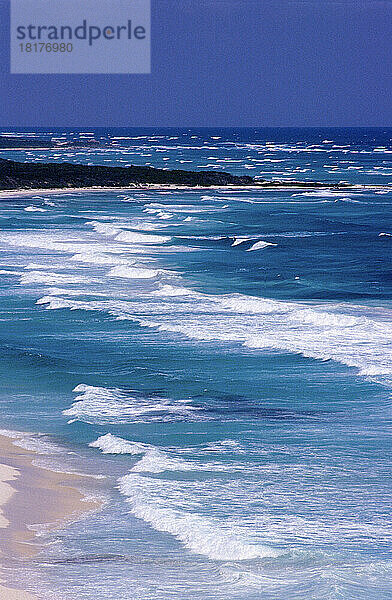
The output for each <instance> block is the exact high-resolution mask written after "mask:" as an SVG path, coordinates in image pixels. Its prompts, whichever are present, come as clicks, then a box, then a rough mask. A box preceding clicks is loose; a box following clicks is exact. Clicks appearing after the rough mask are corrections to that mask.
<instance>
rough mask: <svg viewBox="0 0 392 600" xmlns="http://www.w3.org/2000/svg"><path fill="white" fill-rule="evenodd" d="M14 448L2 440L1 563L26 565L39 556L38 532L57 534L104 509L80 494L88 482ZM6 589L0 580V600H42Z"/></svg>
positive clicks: (15, 586) (34, 454)
mask: <svg viewBox="0 0 392 600" xmlns="http://www.w3.org/2000/svg"><path fill="white" fill-rule="evenodd" d="M12 442H13V441H12V439H10V438H8V437H5V436H2V435H0V563H1V557H3V558H7V559H12V558H18V559H22V560H23V559H28V558H31V557H33V556H34V555H36V554H37V553H38V552H39V551H40V549H41V545H40V542H39V538H37V535H36V531H35V528H34V526H37V525H39V526H40V527H42V526H44V527H45V529H48V530H50V529H55V528H56V527H60V526H62V525H64V524H65V523H67V522H72V521H74V520H77V519H78V518H79V517H80V516H82V515H83V514H84V513H86V512H90V511H92V510H97V509H98V508H99V507H100V505H101V503H100V502H99V501H98V500H94V499H87V498H86V497H85V496H84V495H83V493H82V492H81V491H80V490H79V489H78V488H79V487H83V483H86V479H89V478H88V477H87V478H86V477H83V476H79V475H73V474H65V473H57V472H54V471H50V470H49V469H44V468H41V467H37V466H35V465H34V464H33V461H34V459H35V458H37V457H38V455H37V454H36V453H34V452H32V451H30V450H25V449H24V448H20V447H18V446H16V445H14V444H13V443H12ZM0 570H1V565H0ZM3 583H4V581H2V580H1V579H0V600H38V597H37V596H33V595H31V594H29V593H27V592H24V591H22V590H18V589H17V588H18V582H17V581H14V582H7V584H6V585H7V586H8V585H11V588H12V589H11V588H8V587H5V586H3V585H2V584H3ZM14 588H15V589H14Z"/></svg>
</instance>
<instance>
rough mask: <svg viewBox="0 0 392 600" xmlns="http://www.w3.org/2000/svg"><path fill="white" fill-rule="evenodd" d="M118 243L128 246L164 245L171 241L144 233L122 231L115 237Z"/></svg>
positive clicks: (165, 237) (164, 237) (161, 236)
mask: <svg viewBox="0 0 392 600" xmlns="http://www.w3.org/2000/svg"><path fill="white" fill-rule="evenodd" d="M116 239H117V240H118V241H119V242H126V243H130V244H164V243H165V242H169V241H170V240H171V238H170V237H168V236H164V235H153V234H151V235H150V234H145V233H137V232H134V231H122V232H121V233H119V234H118V235H117V236H116Z"/></svg>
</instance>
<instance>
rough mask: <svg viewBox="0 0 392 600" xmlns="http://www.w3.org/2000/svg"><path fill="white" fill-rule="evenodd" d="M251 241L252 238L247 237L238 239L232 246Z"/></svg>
mask: <svg viewBox="0 0 392 600" xmlns="http://www.w3.org/2000/svg"><path fill="white" fill-rule="evenodd" d="M250 240H251V238H247V237H236V238H235V239H234V242H233V243H232V244H231V245H232V246H238V245H239V244H242V243H243V242H249V241H250Z"/></svg>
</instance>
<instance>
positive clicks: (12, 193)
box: [0, 182, 390, 200]
mask: <svg viewBox="0 0 392 600" xmlns="http://www.w3.org/2000/svg"><path fill="white" fill-rule="evenodd" d="M317 189H320V188H317V186H314V187H312V186H311V185H305V184H304V185H302V186H301V185H300V184H298V185H296V186H289V185H287V184H285V183H284V182H282V184H281V185H276V184H275V185H248V186H242V187H239V186H235V185H225V186H219V185H211V186H209V187H195V186H193V187H192V186H186V185H181V186H179V185H175V184H166V185H162V184H156V183H146V184H143V185H140V184H135V185H133V186H132V185H129V186H126V187H120V186H119V187H103V186H92V187H74V188H68V187H67V188H37V189H19V190H0V200H1V199H6V198H13V197H21V196H23V197H25V196H26V197H30V196H35V195H36V194H73V193H80V192H88V193H91V192H145V191H147V190H154V191H162V192H165V191H166V192H170V191H174V190H180V191H181V190H184V191H189V190H205V192H206V193H207V192H208V190H210V191H211V190H217V191H222V190H223V191H225V190H227V191H230V192H247V191H260V190H262V191H281V192H282V191H283V192H284V191H287V192H295V191H301V190H306V191H310V190H317ZM323 189H328V184H326V185H325V188H323ZM360 189H364V190H381V191H382V190H390V187H388V186H384V185H371V184H370V185H362V184H361V185H359V184H358V185H356V184H353V185H350V186H348V187H346V188H341V189H339V190H338V191H341V192H347V193H348V192H350V191H358V190H360Z"/></svg>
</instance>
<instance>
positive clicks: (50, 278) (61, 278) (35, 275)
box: [20, 271, 91, 285]
mask: <svg viewBox="0 0 392 600" xmlns="http://www.w3.org/2000/svg"><path fill="white" fill-rule="evenodd" d="M90 281H91V279H89V278H88V277H83V276H81V275H72V274H68V273H67V274H64V273H52V272H46V271H29V272H27V273H23V275H21V277H20V282H21V283H24V284H30V283H38V284H44V285H57V284H67V283H71V284H72V283H89V282H90Z"/></svg>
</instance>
